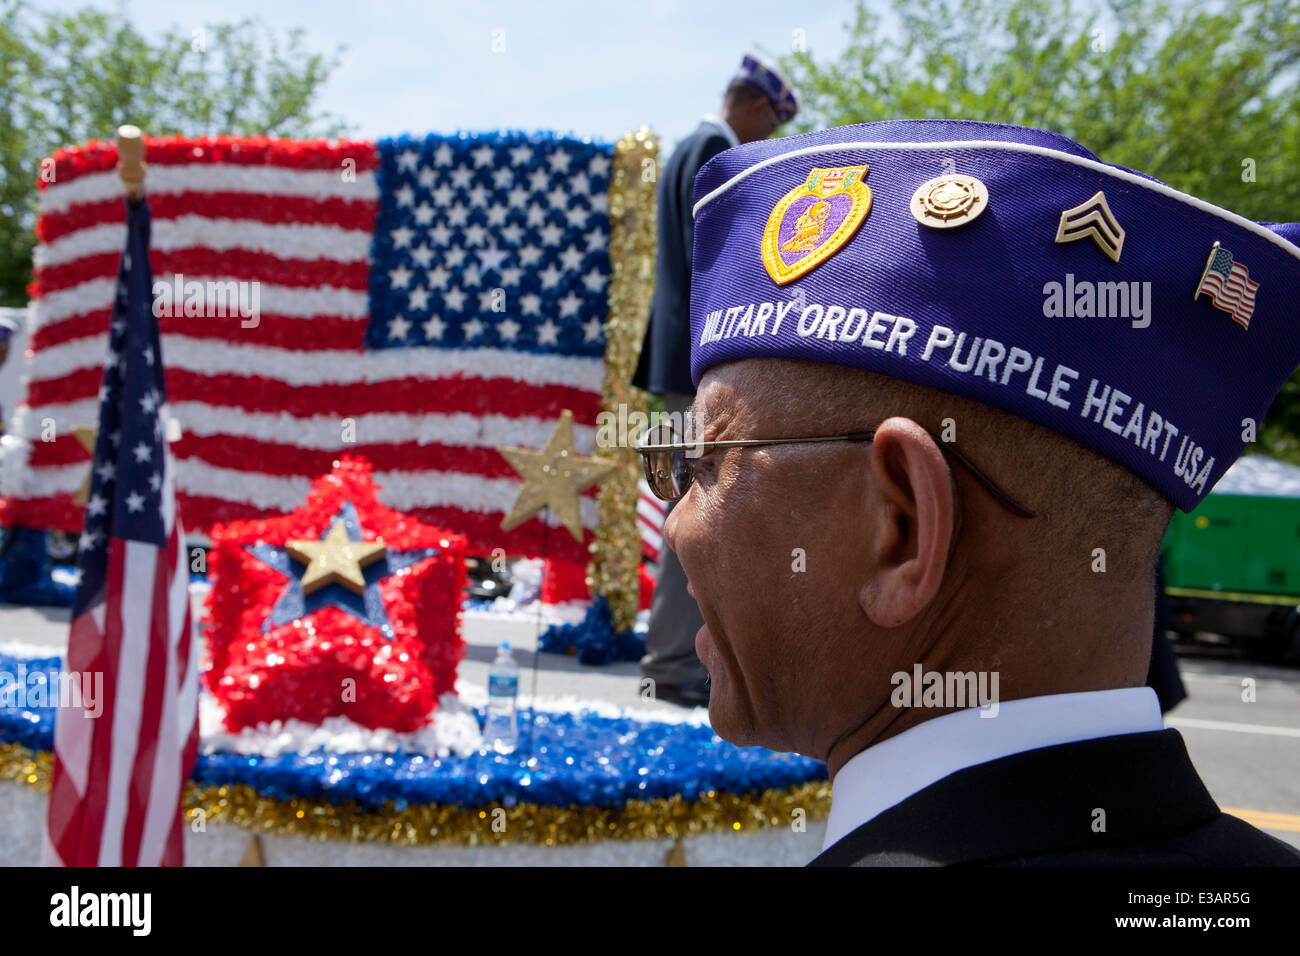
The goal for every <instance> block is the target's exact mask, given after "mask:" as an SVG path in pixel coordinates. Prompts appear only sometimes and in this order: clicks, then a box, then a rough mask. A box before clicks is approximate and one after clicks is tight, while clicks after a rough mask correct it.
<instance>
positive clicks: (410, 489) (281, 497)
mask: <svg viewBox="0 0 1300 956" xmlns="http://www.w3.org/2000/svg"><path fill="white" fill-rule="evenodd" d="M251 467H252V463H250V468H251ZM88 470H89V469H88V466H87V463H86V462H77V463H74V464H71V465H51V466H49V467H45V468H33V469H31V472H32V477H33V480H35V479H37V478H39V488H40V493H41V494H42V495H43V496H45V495H56V494H69V495H70V494H75V493H76V492H77V490H78V489H80V488H81V485H82V482H84V481H85V479H86V474H87V472H88ZM316 477H317V476H316V475H291V476H284V475H269V474H265V473H262V472H257V471H254V470H249V471H241V470H238V469H234V468H219V467H217V466H215V465H209V464H208V463H207V462H204V461H202V460H200V459H197V458H180V459H177V461H176V488H177V490H178V491H180V492H182V493H184V494H190V495H201V496H203V497H205V498H213V499H216V500H218V501H231V502H235V503H238V504H241V505H252V506H254V507H256V508H263V509H266V510H270V511H277V512H282V513H288V512H290V511H292V510H294V509H295V508H297V507H299V506H301V504H302V502H303V500H304V499H305V498H306V497H307V493H308V492H309V491H311V484H312V481H313V480H314V479H315V478H316ZM374 478H375V484H377V485H379V486H380V491H379V500H380V502H381V503H383V504H384V505H386V506H387V507H389V508H394V509H396V510H397V511H410V510H412V509H414V508H460V509H462V510H464V511H476V512H479V513H480V514H488V515H495V514H505V513H507V512H508V511H509V510H510V507H511V505H513V504H514V501H515V499H516V498H518V497H519V489H520V488H521V487H523V480H522V479H519V478H485V477H483V476H482V475H475V474H470V473H467V472H456V471H432V470H430V471H377V472H375V475H374ZM578 513H579V515H580V517H581V519H582V526H583V527H584V528H595V527H596V526H597V525H598V524H599V522H600V511H599V506H598V504H597V502H596V500H595V499H594V498H589V497H587V496H585V495H584V496H581V497H579V499H578ZM546 523H547V524H548V525H550V526H551V527H552V528H562V527H564V526H563V524H562V523H561V522H560V519H559V517H558V516H557V515H555V513H554V512H553V511H549V510H548V512H547V521H546Z"/></svg>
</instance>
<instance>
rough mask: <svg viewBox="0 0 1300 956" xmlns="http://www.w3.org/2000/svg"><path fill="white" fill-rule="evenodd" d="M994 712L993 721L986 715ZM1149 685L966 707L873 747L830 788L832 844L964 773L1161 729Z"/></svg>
mask: <svg viewBox="0 0 1300 956" xmlns="http://www.w3.org/2000/svg"><path fill="white" fill-rule="evenodd" d="M983 713H990V716H989V717H981V714H983ZM1163 729H1164V720H1163V718H1162V717H1161V716H1160V703H1159V700H1158V699H1157V698H1156V695H1155V691H1153V690H1151V688H1149V687H1125V688H1122V689H1119V690H1099V691H1089V692H1086V693H1081V694H1051V695H1048V696H1044V697H1026V698H1022V699H1020V700H1011V701H1005V702H1003V703H1001V704H1000V705H999V706H998V708H997V715H996V716H991V711H989V710H988V709H987V708H975V707H971V708H967V709H965V710H959V711H955V712H953V713H950V714H944V715H943V716H942V717H935V718H934V719H932V720H927V721H926V722H925V723H923V724H918V725H917V726H915V727H912V728H910V729H909V730H905V731H903V732H902V733H901V734H898V735H897V736H895V737H890V738H889V739H887V740H883V741H881V742H880V743H878V744H876V745H875V746H872V747H868V748H867V749H866V750H864V751H862V753H860V754H858V755H857V756H856V757H853V758H852V759H850V760H849V762H848V763H846V764H845V765H844V766H843V767H841V768H840V772H839V773H837V774H836V775H835V783H834V787H833V788H832V791H831V812H830V817H829V819H828V820H827V821H826V841H825V843H824V844H823V845H822V848H823V849H825V848H826V847H829V846H831V844H833V843H836V842H838V841H839V840H841V839H843V838H844V837H846V836H848V835H849V834H850V833H852V832H853V831H854V830H856V829H857V828H858V827H860V826H862V824H864V823H866V822H867V821H868V820H870V819H872V818H873V817H875V816H877V815H879V814H881V813H883V812H884V811H885V810H888V809H889V808H890V807H892V806H894V805H896V804H898V803H901V802H902V801H904V800H906V799H907V798H908V797H910V796H912V794H914V793H917V792H919V791H921V790H924V789H925V788H926V787H928V786H929V785H930V784H932V783H935V782H936V781H938V780H942V779H943V778H944V777H946V776H948V775H949V774H954V773H956V772H957V771H958V770H964V769H965V768H967V767H973V766H975V765H976V764H981V763H987V762H988V761H990V760H996V759H998V758H999V757H1009V756H1011V755H1012V754H1018V753H1022V752H1024V751H1026V750H1035V749H1037V748H1039V747H1051V746H1055V745H1057V744H1067V743H1073V742H1075V741H1078V740H1091V739H1093V738H1095V737H1113V736H1116V735H1119V734H1135V733H1142V732H1144V731H1151V730H1163Z"/></svg>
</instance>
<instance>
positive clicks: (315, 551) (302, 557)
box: [284, 520, 388, 594]
mask: <svg viewBox="0 0 1300 956" xmlns="http://www.w3.org/2000/svg"><path fill="white" fill-rule="evenodd" d="M284 549H285V550H286V551H288V552H289V554H291V555H292V556H293V557H295V558H297V559H298V560H299V561H301V562H302V563H303V564H305V565H307V570H306V571H304V572H303V575H302V593H303V594H311V593H312V592H313V591H318V590H320V589H321V588H323V587H325V586H326V585H328V584H341V585H343V587H345V588H347V589H348V590H349V591H351V592H352V593H353V594H365V592H366V579H365V577H364V576H363V575H362V573H361V569H362V568H364V567H365V566H366V565H368V564H374V563H375V562H376V561H378V560H379V559H380V558H382V557H383V556H384V555H385V554H387V553H388V548H387V546H386V545H385V544H384V543H383V542H382V541H352V540H350V539H349V538H348V531H347V528H345V527H344V525H343V522H342V521H341V520H336V521H335V522H334V524H333V525H332V526H331V527H330V533H329V534H328V535H327V536H326V537H325V540H324V541H311V540H307V541H286V542H285V544H284Z"/></svg>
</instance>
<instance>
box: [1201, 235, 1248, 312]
mask: <svg viewBox="0 0 1300 956" xmlns="http://www.w3.org/2000/svg"><path fill="white" fill-rule="evenodd" d="M1258 288H1259V283H1258V282H1255V281H1253V280H1252V279H1251V278H1250V270H1249V269H1247V268H1246V267H1245V266H1244V265H1242V264H1241V263H1240V262H1236V261H1235V260H1234V259H1233V258H1232V253H1231V252H1229V251H1228V250H1227V249H1224V248H1223V247H1222V246H1220V245H1219V244H1218V243H1217V242H1216V243H1215V244H1214V247H1213V248H1212V249H1211V250H1210V258H1209V259H1208V260H1207V261H1206V263H1205V272H1204V273H1203V274H1202V275H1201V284H1200V285H1198V286H1197V287H1196V295H1194V296H1192V298H1193V299H1195V298H1198V297H1199V296H1200V294H1201V293H1202V292H1207V293H1209V295H1210V301H1211V302H1213V303H1214V305H1215V308H1218V309H1222V310H1223V311H1224V312H1227V313H1228V314H1229V315H1231V316H1232V318H1233V321H1235V322H1237V323H1238V324H1239V325H1240V326H1241V327H1242V328H1243V329H1245V328H1249V327H1250V316H1251V314H1252V313H1253V312H1254V311H1255V290H1257V289H1258Z"/></svg>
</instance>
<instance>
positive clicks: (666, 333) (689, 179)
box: [632, 123, 731, 395]
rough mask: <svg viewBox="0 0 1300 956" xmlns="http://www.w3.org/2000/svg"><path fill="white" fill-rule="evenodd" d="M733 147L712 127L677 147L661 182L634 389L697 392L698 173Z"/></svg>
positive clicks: (705, 127)
mask: <svg viewBox="0 0 1300 956" xmlns="http://www.w3.org/2000/svg"><path fill="white" fill-rule="evenodd" d="M730 146H731V143H730V142H729V141H728V140H727V138H726V137H725V136H723V135H722V131H721V130H719V129H718V127H716V126H714V125H713V124H712V123H701V124H700V125H699V127H698V128H697V129H696V130H695V132H693V133H691V135H689V136H687V137H686V138H685V139H684V140H682V141H681V142H680V143H678V144H677V148H676V149H675V150H673V154H672V156H670V157H669V159H668V162H667V163H666V164H665V165H664V167H663V169H662V171H661V173H660V178H659V254H658V257H657V259H656V262H655V291H654V298H653V300H652V301H651V303H650V323H649V325H647V326H646V332H645V341H644V342H643V343H642V345H641V358H640V361H639V362H638V363H637V368H636V374H635V375H633V377H632V384H633V385H635V386H637V387H638V388H643V389H645V390H646V391H649V392H654V393H655V394H656V395H665V394H667V393H668V392H681V393H683V394H686V395H690V394H692V393H693V392H694V391H695V387H694V385H693V384H692V383H691V248H692V246H693V244H694V242H695V219H694V217H693V216H692V215H691V209H692V207H694V205H695V174H696V173H698V172H699V171H700V167H701V166H703V165H704V164H705V163H707V162H708V161H709V160H710V159H712V158H713V157H714V156H716V155H718V153H720V152H722V151H723V150H724V149H727V148H729V147H730Z"/></svg>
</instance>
